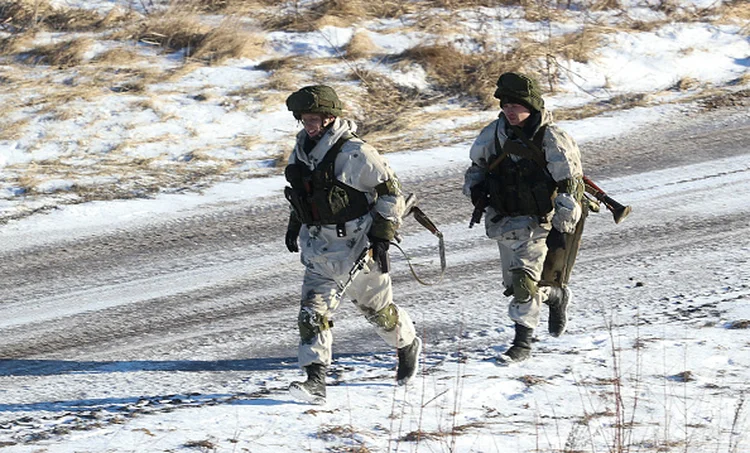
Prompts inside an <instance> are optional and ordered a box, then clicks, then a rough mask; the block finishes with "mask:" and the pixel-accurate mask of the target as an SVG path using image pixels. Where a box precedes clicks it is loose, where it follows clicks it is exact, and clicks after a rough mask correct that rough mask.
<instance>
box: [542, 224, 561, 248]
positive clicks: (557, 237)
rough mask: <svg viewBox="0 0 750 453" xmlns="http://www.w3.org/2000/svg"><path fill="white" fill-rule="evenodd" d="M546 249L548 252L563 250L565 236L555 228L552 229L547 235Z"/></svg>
mask: <svg viewBox="0 0 750 453" xmlns="http://www.w3.org/2000/svg"><path fill="white" fill-rule="evenodd" d="M546 243H547V249H548V250H559V249H562V250H565V234H564V233H561V232H560V231H559V230H558V229H557V228H552V229H551V230H549V234H547V241H546Z"/></svg>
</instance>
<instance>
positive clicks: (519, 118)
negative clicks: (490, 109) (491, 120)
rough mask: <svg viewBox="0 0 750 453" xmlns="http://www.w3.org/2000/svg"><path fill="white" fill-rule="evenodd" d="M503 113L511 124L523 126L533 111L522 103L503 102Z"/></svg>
mask: <svg viewBox="0 0 750 453" xmlns="http://www.w3.org/2000/svg"><path fill="white" fill-rule="evenodd" d="M503 113H504V114H505V118H506V119H507V120H508V122H509V123H510V125H511V126H523V123H525V122H526V120H527V119H529V117H530V116H531V111H529V109H527V108H526V107H524V106H523V105H521V104H503Z"/></svg>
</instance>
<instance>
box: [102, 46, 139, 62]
mask: <svg viewBox="0 0 750 453" xmlns="http://www.w3.org/2000/svg"><path fill="white" fill-rule="evenodd" d="M141 59H142V57H141V55H140V54H139V53H138V52H136V51H135V50H133V49H128V48H125V47H115V48H112V49H109V50H105V51H104V52H102V53H100V54H98V55H96V56H95V57H94V58H93V61H94V62H96V63H100V64H103V65H109V66H132V65H133V63H134V62H137V61H139V60H141Z"/></svg>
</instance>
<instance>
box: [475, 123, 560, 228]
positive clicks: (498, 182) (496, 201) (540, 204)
mask: <svg viewBox="0 0 750 453" xmlns="http://www.w3.org/2000/svg"><path fill="white" fill-rule="evenodd" d="M499 125H500V123H499V122H498V127H499ZM544 132H545V128H544V126H543V127H542V128H541V129H540V130H539V131H538V132H537V134H536V135H535V136H534V141H535V142H539V143H535V145H536V147H537V149H541V140H542V138H543V137H544ZM495 149H496V151H497V154H496V155H495V156H494V157H493V159H492V160H491V161H490V162H488V168H490V171H489V172H488V173H487V178H486V180H485V183H486V185H487V192H488V194H489V197H490V206H492V207H493V208H494V209H495V210H496V211H497V212H498V214H499V215H500V216H503V217H505V216H524V215H527V216H540V217H541V216H545V215H547V214H549V213H550V212H551V211H552V208H553V200H554V198H555V196H556V195H557V184H556V183H555V180H554V179H552V176H551V175H550V174H549V171H548V170H547V166H546V161H544V157H543V156H541V159H540V158H539V156H534V155H532V153H533V152H534V151H533V150H530V149H529V148H527V147H525V146H524V145H522V144H520V143H517V142H514V141H511V140H506V142H505V145H504V146H501V145H500V140H498V138H497V132H496V133H495ZM508 154H513V155H516V156H519V157H520V159H518V160H517V161H514V160H513V159H509V158H508ZM498 159H500V161H499V162H496V161H497V160H498Z"/></svg>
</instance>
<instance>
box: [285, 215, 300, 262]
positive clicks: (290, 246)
mask: <svg viewBox="0 0 750 453" xmlns="http://www.w3.org/2000/svg"><path fill="white" fill-rule="evenodd" d="M300 228H302V222H300V221H299V219H297V215H296V214H294V213H291V214H290V215H289V225H288V226H287V228H286V237H285V238H284V241H285V242H286V248H287V250H289V251H290V252H292V253H297V252H299V246H298V245H297V238H298V237H299V230H300Z"/></svg>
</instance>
